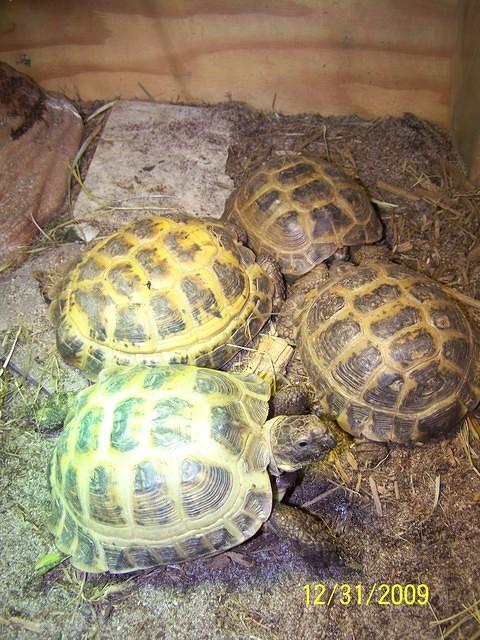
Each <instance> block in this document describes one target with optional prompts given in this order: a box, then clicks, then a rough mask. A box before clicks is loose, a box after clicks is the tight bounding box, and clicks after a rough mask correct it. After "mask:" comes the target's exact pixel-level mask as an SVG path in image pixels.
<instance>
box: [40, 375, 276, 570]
mask: <svg viewBox="0 0 480 640" xmlns="http://www.w3.org/2000/svg"><path fill="white" fill-rule="evenodd" d="M269 395H270V388H269V385H268V384H267V383H266V382H264V381H263V380H261V379H260V378H259V377H257V376H256V375H254V374H249V375H246V374H245V375H242V374H234V373H225V372H221V371H214V370H211V369H203V368H198V367H194V366H189V365H170V366H161V367H158V368H157V369H152V368H148V367H141V366H137V367H131V368H126V369H116V370H113V371H112V370H105V371H103V372H102V373H101V375H100V377H99V379H98V381H97V383H95V384H93V385H91V386H90V387H88V388H87V389H85V390H83V391H81V392H80V393H79V394H78V395H77V396H76V399H75V401H74V403H73V405H72V407H71V409H70V412H69V414H68V416H67V418H66V421H65V430H64V432H63V433H62V435H61V436H60V437H59V439H58V441H57V444H56V447H55V450H54V453H53V457H52V460H51V462H50V468H49V484H50V490H51V496H52V511H51V516H50V519H49V528H50V529H51V531H52V532H53V533H54V534H55V536H56V542H57V546H58V547H59V549H60V550H61V551H63V552H64V553H66V554H69V555H71V556H72V558H71V561H72V563H73V565H74V566H75V567H77V568H78V569H81V570H84V571H90V572H102V571H107V570H108V571H110V572H112V573H124V572H128V571H134V570H136V569H142V568H146V567H150V566H154V565H159V564H166V563H177V562H183V561H185V560H192V559H195V558H199V557H206V556H211V555H214V554H217V553H220V552H222V551H224V550H226V549H229V548H231V547H233V546H235V545H237V544H239V543H241V542H243V541H244V540H246V539H247V538H249V537H250V536H252V535H253V534H254V533H255V532H256V531H257V530H258V529H259V527H260V526H261V525H262V524H263V522H264V521H265V520H266V519H267V518H268V517H269V515H270V512H271V508H272V492H271V485H270V479H269V475H268V473H267V472H266V467H267V465H268V463H269V461H270V456H269V447H268V444H267V441H266V439H265V437H264V436H263V435H262V426H263V424H264V422H265V420H266V418H267V413H268V399H269Z"/></svg>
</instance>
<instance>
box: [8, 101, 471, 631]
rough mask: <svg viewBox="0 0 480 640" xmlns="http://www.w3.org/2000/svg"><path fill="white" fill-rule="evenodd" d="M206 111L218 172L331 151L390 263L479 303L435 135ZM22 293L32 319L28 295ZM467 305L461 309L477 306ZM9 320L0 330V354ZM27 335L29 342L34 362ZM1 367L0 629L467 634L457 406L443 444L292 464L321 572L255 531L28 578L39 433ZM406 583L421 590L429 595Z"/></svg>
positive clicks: (38, 508) (456, 194) (467, 238)
mask: <svg viewBox="0 0 480 640" xmlns="http://www.w3.org/2000/svg"><path fill="white" fill-rule="evenodd" d="M218 109H222V110H224V112H225V113H226V114H227V115H228V117H229V118H231V119H232V121H233V122H234V123H235V130H236V138H237V140H236V143H235V144H234V145H233V146H232V148H231V150H230V154H229V161H228V163H227V172H228V173H229V174H230V175H231V176H232V178H233V179H234V181H235V183H238V181H239V180H240V179H241V177H242V175H243V174H244V173H245V172H246V171H248V169H249V168H251V166H252V165H255V164H256V163H258V162H261V160H262V159H263V158H264V157H266V156H267V155H268V153H269V152H270V151H271V150H273V149H275V150H281V149H295V150H304V151H306V152H308V153H309V154H312V155H317V156H320V157H325V158H328V159H330V160H332V161H334V162H337V163H338V164H340V165H342V166H344V167H345V168H346V169H347V170H348V171H349V172H350V173H351V174H352V175H354V176H355V177H357V178H358V179H359V180H360V181H361V182H362V183H363V184H364V185H365V186H366V187H367V189H368V191H369V194H370V196H371V197H372V198H374V201H375V202H376V205H377V207H378V211H379V214H380V215H381V218H382V220H383V223H384V225H385V232H386V234H385V236H386V240H387V243H388V244H389V245H390V247H391V248H392V249H393V251H394V254H395V259H397V260H399V261H402V262H403V263H405V264H408V265H409V266H412V267H414V268H417V269H420V270H422V271H425V272H426V273H428V274H430V275H432V276H433V277H435V278H436V279H438V280H439V281H441V282H443V283H446V284H448V285H449V286H451V287H454V288H457V289H458V290H459V291H462V292H463V293H465V294H468V295H470V296H473V297H478V298H480V249H479V244H478V242H477V238H478V237H479V229H480V215H479V213H480V212H479V207H480V204H479V198H480V192H479V190H478V189H477V188H476V187H475V186H474V185H472V184H470V183H469V182H468V181H467V179H466V178H465V176H464V171H463V167H462V165H461V163H460V161H459V157H458V154H457V152H456V151H455V149H454V147H453V145H452V142H451V139H450V137H449V135H448V134H447V133H446V132H445V131H443V130H441V129H439V128H437V127H435V126H433V125H431V124H428V123H425V122H423V121H420V120H418V119H417V118H415V117H414V116H412V115H405V116H404V117H403V118H387V119H382V120H376V121H365V120H361V119H359V118H356V117H348V118H347V117H345V118H322V117H320V116H296V117H283V116H280V115H278V114H275V113H271V114H261V113H258V112H253V111H250V110H248V109H246V108H245V107H243V106H241V105H236V104H227V105H219V106H218ZM28 268H29V265H28V263H27V265H25V266H24V267H23V271H22V273H25V269H27V270H28ZM22 277H23V276H22ZM11 279H14V280H15V279H17V282H19V283H21V276H20V275H19V273H17V272H10V273H8V274H4V275H3V281H4V282H6V281H9V282H11ZM18 289H19V290H18V296H21V295H22V292H21V287H20V286H19V287H18ZM5 302H7V303H8V301H5ZM38 305H39V308H38V310H37V311H38V314H39V315H40V316H42V317H44V315H45V309H44V308H43V307H42V308H40V305H43V302H42V301H41V298H40V297H39V301H38ZM32 313H34V314H35V313H36V311H35V310H32ZM471 313H472V316H473V317H474V318H475V319H476V320H477V322H478V321H479V318H480V316H479V315H478V312H477V311H476V310H474V309H473V310H471ZM15 329H16V327H14V326H12V327H11V331H10V332H9V333H8V335H5V340H4V344H3V347H2V348H3V352H4V353H6V352H7V351H8V348H9V346H11V344H12V342H13V338H14V336H15ZM22 339H25V338H22ZM37 339H40V338H39V337H38V335H37V336H33V338H31V342H32V351H33V357H34V356H35V343H36V340H37ZM0 380H1V382H2V389H1V396H0V409H1V411H2V413H1V419H2V422H1V423H0V457H1V464H2V468H1V472H0V473H1V475H0V485H1V495H2V500H1V504H0V512H1V517H0V541H1V549H2V552H1V554H0V571H1V575H2V580H1V584H0V635H1V637H2V638H5V639H10V638H19V639H27V638H28V639H30V638H35V637H38V638H52V639H53V638H54V639H56V640H59V639H60V638H65V639H67V638H68V639H69V640H70V639H76V638H101V639H105V640H108V639H123V638H125V639H126V638H138V639H143V638H145V639H149V638H166V639H168V640H173V639H177V638H182V639H183V638H198V639H199V640H200V639H204V638H205V639H206V638H212V639H217V638H218V639H220V638H226V639H230V638H231V639H237V638H241V639H245V640H246V639H257V638H259V639H262V640H270V639H272V640H283V639H287V638H288V639H292V638H306V639H313V638H317V639H325V640H330V639H332V640H333V639H334V638H335V639H340V640H343V639H349V640H350V639H351V640H354V639H355V640H361V639H363V638H365V639H366V638H382V639H383V638H385V639H390V638H392V639H393V638H401V639H410V638H412V639H413V638H415V639H417V638H424V639H426V640H428V639H433V638H438V639H441V638H447V637H448V638H450V639H454V638H457V639H462V638H465V639H467V638H469V639H472V640H473V638H479V637H480V600H479V599H480V560H479V554H478V549H479V546H480V533H479V526H478V525H479V521H480V475H479V473H478V471H477V470H476V469H475V467H474V465H476V466H477V467H479V466H480V465H479V457H478V456H479V455H480V440H479V438H478V433H479V432H480V430H479V429H478V427H477V426H476V424H477V423H476V421H475V419H474V418H472V419H471V420H469V421H468V424H467V425H466V426H465V427H464V428H463V429H462V431H461V432H460V433H459V434H458V435H457V436H456V437H455V438H453V439H451V440H449V441H444V442H441V443H439V444H433V445H425V446H420V447H417V448H412V449H407V448H400V447H391V448H387V449H385V451H384V452H380V455H378V454H379V452H378V451H377V450H376V451H374V454H375V456H376V457H375V459H374V456H372V455H370V454H368V452H367V453H366V452H365V450H364V449H365V447H360V446H352V447H351V448H350V449H347V450H346V451H344V452H343V454H342V455H341V457H339V458H336V463H335V464H334V463H331V464H330V465H328V466H326V467H325V466H322V467H320V466H317V467H314V468H311V469H308V470H307V471H306V473H305V476H304V477H303V479H302V480H301V481H300V482H299V483H298V485H297V487H296V488H295V489H294V491H293V493H292V494H291V495H290V496H289V500H290V502H292V503H294V504H298V505H303V506H304V507H305V508H307V509H308V510H310V511H311V512H313V513H316V514H317V515H318V516H319V517H321V518H322V519H323V520H324V521H325V523H326V525H327V526H328V527H330V528H331V530H332V532H333V533H334V534H335V535H338V536H339V540H340V541H341V544H342V545H343V547H344V549H345V553H346V556H347V559H348V560H349V563H350V564H351V565H354V567H355V566H356V568H352V567H350V568H344V567H332V568H329V569H325V568H322V567H321V563H320V562H316V561H315V558H311V559H309V560H305V559H303V558H301V557H299V556H298V554H297V553H296V551H295V549H294V548H293V547H292V546H291V545H290V544H289V543H288V542H287V541H284V540H278V539H277V538H275V536H274V535H273V534H270V533H264V534H262V535H259V536H257V537H256V538H254V539H252V540H250V541H248V542H247V543H245V544H244V545H242V546H240V547H238V548H236V549H235V550H233V551H232V552H230V553H226V554H223V555H222V556H218V557H216V558H213V559H210V560H204V561H197V562H193V563H190V564H188V565H177V566H168V567H161V568H157V569H154V570H151V571H146V572H143V573H142V572H140V573H138V574H133V575H126V576H86V575H84V574H82V573H80V572H77V571H75V570H73V569H72V568H71V566H70V565H69V564H68V562H67V563H65V564H64V565H62V566H60V567H57V568H55V569H53V570H52V571H51V572H50V573H49V574H47V575H46V576H44V577H35V576H34V575H33V566H34V563H35V561H36V559H37V558H38V557H40V556H41V555H42V554H43V553H45V552H46V551H47V550H48V549H49V548H51V545H52V539H51V537H50V535H49V534H48V532H47V531H46V527H45V517H46V513H47V510H48V494H47V488H46V478H45V469H46V466H47V463H48V459H49V456H50V454H51V451H52V449H53V446H54V443H55V437H52V436H45V435H43V434H40V433H38V431H37V430H36V429H35V426H34V424H33V423H32V421H31V420H30V421H29V420H28V419H27V418H19V417H18V416H19V414H20V413H21V412H22V407H23V408H27V407H28V406H29V404H30V402H31V401H32V399H31V393H32V389H31V385H29V384H27V383H22V380H21V379H20V378H19V377H18V376H17V375H15V374H13V373H12V372H11V371H10V370H8V369H7V370H6V371H4V372H3V375H2V377H1V378H0ZM14 406H15V407H16V409H15V411H13V410H12V408H13V407H14ZM27 413H28V411H27ZM372 464H373V466H371V465H372ZM305 585H310V587H309V588H306V587H305ZM315 585H317V586H315ZM342 585H343V586H342ZM346 585H350V587H351V592H350V595H349V594H348V587H347V586H346ZM381 585H386V586H381ZM392 585H401V586H397V587H392ZM406 585H413V586H410V587H406ZM418 585H426V587H427V588H428V598H427V597H426V589H425V587H420V588H418ZM309 590H310V595H309ZM308 598H310V603H308V602H307V599H308ZM315 599H316V600H317V604H316V605H315V604H313V601H314V600H315ZM405 599H406V600H407V601H408V604H406V603H405ZM402 600H403V601H402Z"/></svg>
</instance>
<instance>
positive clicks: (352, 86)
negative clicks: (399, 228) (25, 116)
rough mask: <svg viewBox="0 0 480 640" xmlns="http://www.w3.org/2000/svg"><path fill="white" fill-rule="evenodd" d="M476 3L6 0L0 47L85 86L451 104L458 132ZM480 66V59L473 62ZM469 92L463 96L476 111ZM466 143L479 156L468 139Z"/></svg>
mask: <svg viewBox="0 0 480 640" xmlns="http://www.w3.org/2000/svg"><path fill="white" fill-rule="evenodd" d="M479 5H480V1H479V0H82V1H79V0H63V2H58V0H41V1H40V0H14V1H12V2H7V1H5V0H4V1H3V2H1V3H0V59H2V60H4V61H5V62H8V63H9V64H11V65H13V66H15V67H16V68H18V69H19V70H21V71H26V72H27V73H29V74H30V75H31V76H32V77H33V78H34V79H35V80H37V81H38V82H39V83H41V84H42V85H43V86H44V87H45V88H48V89H53V90H57V91H61V92H64V93H65V94H66V95H68V96H71V97H78V96H80V97H81V98H84V99H94V98H103V99H110V98H114V97H122V98H141V99H145V98H147V95H149V96H151V97H153V98H155V99H157V100H167V101H175V100H179V101H185V102H210V103H211V102H218V101H224V100H228V99H233V100H241V101H246V102H248V103H249V104H251V105H252V106H255V107H258V108H262V109H270V108H272V105H274V107H275V109H277V110H279V111H282V112H285V113H293V112H301V111H313V112H319V113H322V114H324V115H327V114H350V113H357V114H360V115H364V116H382V115H386V114H394V115H399V114H401V113H403V112H404V111H412V112H414V113H415V114H417V115H418V116H421V117H424V118H427V119H430V120H433V121H435V122H439V123H441V124H444V125H446V126H451V124H452V114H453V111H455V117H456V123H457V127H456V131H458V133H459V136H460V137H461V138H462V139H463V138H465V135H466V134H465V131H466V130H468V127H469V126H470V124H471V120H472V116H471V115H470V116H468V117H467V116H466V115H465V114H464V113H463V110H464V106H463V104H464V102H465V101H466V98H467V97H468V93H469V89H468V86H469V82H470V79H469V75H468V72H467V73H466V74H465V76H462V78H463V80H464V82H463V85H462V86H460V83H459V82H458V81H457V79H458V77H459V75H460V74H459V60H460V62H461V65H463V66H464V67H465V69H466V67H467V58H469V56H470V55H471V50H476V51H477V54H478V45H476V40H475V38H476V36H477V33H478V31H479V26H480V25H477V28H476V29H475V28H472V29H471V44H470V45H468V46H467V43H466V42H465V43H464V42H463V41H462V29H464V28H465V26H468V21H469V20H470V19H471V17H472V16H473V18H474V19H477V18H478V15H477V14H478V7H479ZM472 7H473V9H472ZM468 11H471V13H470V16H471V17H470V18H468V16H467V14H468ZM467 18H468V19H467ZM464 45H465V46H464ZM462 47H463V48H462ZM477 57H478V55H477ZM25 63H27V64H30V66H26V64H25ZM478 66H479V65H478V61H477V68H476V71H475V70H473V75H474V76H475V74H476V73H477V74H478ZM475 77H478V76H475ZM477 89H478V84H477ZM467 102H468V100H467ZM472 105H473V103H472V102H470V104H469V105H467V107H465V108H466V111H469V112H471V113H472V114H473V111H474V107H473V106H472ZM465 113H466V112H465ZM464 147H465V149H466V152H467V153H468V155H469V157H473V156H472V154H473V155H474V153H475V152H474V151H472V149H471V148H470V147H469V145H467V144H466V145H464Z"/></svg>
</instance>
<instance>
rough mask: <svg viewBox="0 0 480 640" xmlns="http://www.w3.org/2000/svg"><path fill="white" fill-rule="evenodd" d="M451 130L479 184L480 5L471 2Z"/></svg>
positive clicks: (464, 25) (459, 60)
mask: <svg viewBox="0 0 480 640" xmlns="http://www.w3.org/2000/svg"><path fill="white" fill-rule="evenodd" d="M455 69H456V73H455V76H456V78H457V80H456V82H455V84H454V93H453V104H452V127H453V130H454V132H455V135H456V138H457V142H458V146H459V148H460V152H461V154H462V156H463V158H464V160H465V162H466V164H467V166H468V167H469V169H470V177H471V179H472V180H474V181H476V182H480V2H479V1H478V0H468V1H467V3H466V5H465V11H464V15H463V20H462V26H461V38H460V41H459V49H458V53H457V60H456V66H455Z"/></svg>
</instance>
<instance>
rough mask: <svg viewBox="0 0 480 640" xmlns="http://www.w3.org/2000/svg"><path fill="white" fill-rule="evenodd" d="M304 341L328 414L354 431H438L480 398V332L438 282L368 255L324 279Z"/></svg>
mask: <svg viewBox="0 0 480 640" xmlns="http://www.w3.org/2000/svg"><path fill="white" fill-rule="evenodd" d="M298 344H299V353H300V357H301V359H302V361H303V363H304V365H305V367H306V368H307V370H308V373H309V376H310V379H311V380H312V382H313V384H314V386H315V387H316V389H317V391H318V394H319V399H320V402H321V404H322V406H323V408H324V410H325V412H326V413H328V414H329V415H331V416H332V417H334V418H335V419H336V420H337V421H338V423H339V425H340V426H341V427H342V428H343V429H345V430H346V431H348V432H350V433H352V434H353V435H355V436H362V435H363V436H366V437H367V438H370V439H372V440H379V441H394V442H404V443H405V442H414V441H426V440H431V439H436V438H439V437H441V436H443V435H445V434H449V433H453V432H454V431H455V429H456V427H457V426H458V425H459V423H461V421H462V419H463V417H464V416H465V414H466V413H467V411H468V409H471V408H473V407H475V406H476V405H477V404H478V402H479V400H480V348H479V339H478V332H477V331H476V329H475V328H474V326H473V325H472V324H471V322H470V321H469V319H468V318H467V317H466V315H465V313H464V312H463V310H462V309H461V307H460V306H459V305H458V304H457V303H456V302H455V300H453V299H452V298H451V297H450V296H449V295H448V294H447V293H446V292H445V291H444V290H443V289H442V288H441V287H440V286H439V285H438V284H437V283H435V282H434V281H433V280H431V279H430V278H428V277H427V276H424V275H422V274H419V273H416V272H415V271H412V270H410V269H408V268H406V267H403V266H399V265H396V264H393V263H384V264H383V263H382V264H380V263H373V262H372V263H371V264H366V265H364V266H360V267H357V268H355V269H352V270H351V271H350V272H348V273H347V274H345V275H343V276H341V277H339V278H338V279H333V280H332V281H331V282H329V283H327V285H326V286H325V287H323V288H322V289H321V290H320V292H319V293H318V295H317V296H316V298H315V299H314V302H313V304H312V305H311V306H310V308H309V309H308V311H307V312H306V314H305V317H304V320H303V322H302V324H301V327H300V330H299V336H298Z"/></svg>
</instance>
